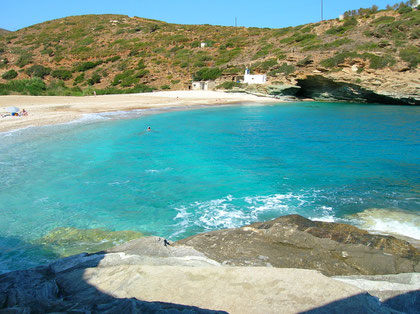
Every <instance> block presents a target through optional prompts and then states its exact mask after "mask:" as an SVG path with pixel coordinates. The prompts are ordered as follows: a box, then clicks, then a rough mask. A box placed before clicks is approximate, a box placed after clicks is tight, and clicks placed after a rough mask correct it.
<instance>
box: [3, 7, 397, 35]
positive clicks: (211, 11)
mask: <svg viewBox="0 0 420 314" xmlns="http://www.w3.org/2000/svg"><path fill="white" fill-rule="evenodd" d="M321 1H322V2H323V12H324V19H333V18H336V17H338V16H339V15H340V14H342V13H344V12H345V11H347V10H354V9H358V8H361V7H362V8H367V7H371V6H372V5H373V4H376V5H377V6H378V7H379V8H381V9H383V8H385V6H386V5H387V4H394V3H396V2H398V1H396V0H374V1H370V0H352V1H348V0H267V1H261V0H260V1H258V0H254V1H252V0H241V1H238V0H209V1H205V0H195V1H192V0H154V1H153V0H148V1H145V0H120V1H115V0H69V1H63V0H54V1H52V0H13V1H4V2H5V3H3V4H2V5H1V10H0V28H4V29H7V30H11V31H15V30H18V29H20V28H23V27H27V26H31V25H34V24H37V23H41V22H45V21H48V20H53V19H58V18H62V17H66V16H72V15H83V14H108V13H110V14H123V15H128V16H138V17H144V18H149V19H155V20H160V21H164V22H168V23H177V24H211V25H225V26H234V25H235V17H236V20H237V25H238V26H246V27H269V28H282V27H287V26H296V25H301V24H306V23H312V22H318V21H319V20H320V19H321Z"/></svg>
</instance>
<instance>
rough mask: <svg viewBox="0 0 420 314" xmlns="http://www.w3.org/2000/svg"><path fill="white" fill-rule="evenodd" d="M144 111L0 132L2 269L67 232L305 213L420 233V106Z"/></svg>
mask: <svg viewBox="0 0 420 314" xmlns="http://www.w3.org/2000/svg"><path fill="white" fill-rule="evenodd" d="M145 113H146V112H143V111H138V112H137V113H128V114H125V115H123V116H121V117H118V119H116V118H113V117H112V116H106V115H96V116H90V117H88V118H86V119H85V120H84V121H80V122H78V123H73V124H67V125H59V126H49V127H43V128H31V129H27V130H22V131H18V132H12V133H3V134H1V133H0V214H1V220H0V250H1V251H0V271H6V270H13V269H22V268H27V267H30V266H36V265H39V264H42V263H46V262H48V261H51V260H52V259H54V258H57V257H58V255H57V253H56V252H54V251H52V250H51V248H50V247H49V246H48V245H45V241H40V240H39V239H41V238H43V237H45V236H47V237H48V235H51V232H52V231H53V230H56V228H76V230H81V231H80V232H81V233H83V230H85V229H92V228H100V229H104V230H106V231H123V230H132V231H139V232H142V233H144V234H152V235H159V236H163V237H167V238H169V239H171V240H177V239H180V238H183V237H186V236H190V235H193V234H196V233H198V232H204V231H209V230H215V229H220V228H231V227H238V226H242V225H245V224H249V223H251V222H255V221H261V220H267V219H272V218H275V217H278V216H281V215H285V214H291V213H298V214H301V215H303V216H305V217H309V218H314V219H320V220H327V221H344V222H349V223H353V224H356V225H358V226H360V227H362V228H366V229H371V230H376V231H378V232H383V233H387V232H394V233H399V234H403V235H405V236H410V237H413V238H417V239H420V216H419V214H420V206H419V194H420V193H419V192H420V184H419V183H420V167H419V165H420V159H419V156H420V144H419V143H420V132H419V130H420V123H419V122H420V108H419V107H399V106H379V105H366V104H363V105H362V104H361V105H358V104H343V103H340V104H331V103H330V104H326V103H291V104H280V105H271V106H270V105H265V106H258V105H248V106H226V107H217V108H214V107H212V108H201V109H195V110H189V111H170V112H166V113H160V114H156V115H145ZM127 117H131V118H129V119H127ZM149 125H150V126H151V127H152V132H145V130H146V127H147V126H149ZM72 230H75V229H72ZM64 232H66V231H65V230H64ZM82 240H83V239H82ZM105 240H106V239H105ZM105 240H104V239H101V241H105ZM84 241H89V240H86V239H85V240H84ZM67 244H68V243H66V242H64V243H61V244H60V245H64V246H65V245H67ZM85 244H86V243H85ZM68 245H70V244H68Z"/></svg>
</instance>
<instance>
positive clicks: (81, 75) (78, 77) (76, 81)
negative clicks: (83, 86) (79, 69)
mask: <svg viewBox="0 0 420 314" xmlns="http://www.w3.org/2000/svg"><path fill="white" fill-rule="evenodd" d="M84 80H85V73H82V74H80V75H78V76H77V77H76V78H75V79H74V84H80V83H82V82H83V81H84Z"/></svg>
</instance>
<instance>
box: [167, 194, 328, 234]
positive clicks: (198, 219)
mask: <svg viewBox="0 0 420 314" xmlns="http://www.w3.org/2000/svg"><path fill="white" fill-rule="evenodd" d="M312 196H313V191H311V193H309V194H308V195H305V194H293V193H291V192H290V193H285V194H273V195H266V196H246V197H239V198H237V197H234V196H232V195H227V196H225V197H222V198H218V199H213V200H209V201H202V202H198V201H197V202H193V203H191V204H188V205H183V206H180V207H177V208H175V210H176V211H177V215H176V216H175V217H174V220H175V221H177V224H176V225H175V227H176V228H175V229H176V230H177V231H176V232H175V233H174V234H172V235H171V238H173V237H176V236H179V235H182V234H183V233H185V232H186V231H187V230H188V228H192V227H199V228H201V229H204V230H205V231H210V230H215V229H226V228H238V227H241V226H244V225H247V224H251V223H253V222H257V221H261V220H266V219H269V218H275V217H279V216H284V215H289V214H300V215H303V216H306V217H307V216H308V215H312V216H313V217H311V218H312V219H314V220H323V221H335V220H336V218H335V216H334V212H333V209H332V207H327V206H319V205H314V204H312V201H311V200H310V198H311V197H312Z"/></svg>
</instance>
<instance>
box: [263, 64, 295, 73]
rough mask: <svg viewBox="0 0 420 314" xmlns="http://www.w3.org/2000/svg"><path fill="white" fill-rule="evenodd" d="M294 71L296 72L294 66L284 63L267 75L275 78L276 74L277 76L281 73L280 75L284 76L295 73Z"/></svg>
mask: <svg viewBox="0 0 420 314" xmlns="http://www.w3.org/2000/svg"><path fill="white" fill-rule="evenodd" d="M295 70H296V68H295V66H294V65H292V64H290V65H289V64H287V63H286V62H284V63H283V64H282V65H281V66H279V67H278V68H276V69H274V70H272V71H270V72H269V73H268V75H270V76H276V75H277V74H279V73H282V74H284V75H289V74H291V73H293V72H295Z"/></svg>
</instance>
